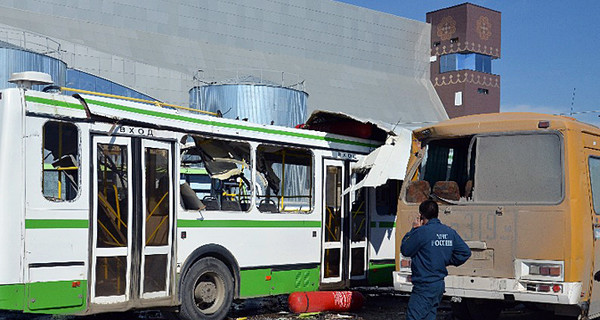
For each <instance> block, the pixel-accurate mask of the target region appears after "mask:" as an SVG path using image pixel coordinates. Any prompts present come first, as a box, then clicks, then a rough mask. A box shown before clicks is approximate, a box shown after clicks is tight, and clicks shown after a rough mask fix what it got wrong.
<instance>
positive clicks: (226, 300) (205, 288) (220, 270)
mask: <svg viewBox="0 0 600 320" xmlns="http://www.w3.org/2000/svg"><path fill="white" fill-rule="evenodd" d="M180 297H181V307H180V310H179V316H180V317H181V318H182V319H185V320H196V319H202V320H221V319H224V318H225V316H227V313H228V312H229V308H230V307H231V302H232V301H233V277H232V275H231V272H230V271H229V269H228V268H227V266H226V265H225V264H224V263H223V262H222V261H221V260H219V259H216V258H213V257H206V258H202V259H200V260H198V261H197V262H195V263H194V264H193V265H192V266H191V267H190V269H189V270H188V272H187V273H186V275H185V278H184V279H183V282H182V284H181V290H180Z"/></svg>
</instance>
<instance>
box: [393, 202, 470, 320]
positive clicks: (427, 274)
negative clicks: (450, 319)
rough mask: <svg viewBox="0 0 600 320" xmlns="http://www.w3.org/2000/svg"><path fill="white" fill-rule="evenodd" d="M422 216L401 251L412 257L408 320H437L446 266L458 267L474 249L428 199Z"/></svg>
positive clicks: (405, 238) (403, 243) (404, 241)
mask: <svg viewBox="0 0 600 320" xmlns="http://www.w3.org/2000/svg"><path fill="white" fill-rule="evenodd" d="M419 213H420V214H421V216H420V217H419V218H417V219H416V220H415V221H414V222H413V228H412V229H411V230H410V231H409V232H408V233H407V234H406V235H405V236H404V238H402V245H401V247H400V252H402V255H403V256H405V257H410V258H411V261H412V264H411V271H412V284H413V289H412V292H411V294H410V299H409V300H408V310H407V312H406V319H407V320H425V319H426V320H435V316H436V313H437V308H438V305H439V303H440V300H441V299H442V296H443V295H444V288H445V287H444V278H445V277H446V276H447V275H448V270H446V266H448V265H452V266H459V265H461V264H463V263H465V261H467V259H469V257H470V256H471V250H470V249H469V247H468V246H467V244H466V243H465V242H464V241H463V239H462V238H461V237H460V236H459V235H458V233H456V231H454V230H453V229H452V228H450V227H448V226H446V225H443V224H442V223H441V222H440V220H439V219H438V205H437V203H436V202H435V201H433V200H426V201H423V202H422V203H421V205H420V206H419Z"/></svg>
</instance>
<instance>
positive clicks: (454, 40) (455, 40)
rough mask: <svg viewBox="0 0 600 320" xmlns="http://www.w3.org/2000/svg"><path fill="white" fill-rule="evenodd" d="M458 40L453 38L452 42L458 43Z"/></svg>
mask: <svg viewBox="0 0 600 320" xmlns="http://www.w3.org/2000/svg"><path fill="white" fill-rule="evenodd" d="M457 42H458V38H452V39H450V43H457Z"/></svg>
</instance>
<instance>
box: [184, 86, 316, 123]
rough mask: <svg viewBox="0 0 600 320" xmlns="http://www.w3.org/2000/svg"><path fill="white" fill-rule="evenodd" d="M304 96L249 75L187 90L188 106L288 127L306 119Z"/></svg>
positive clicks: (233, 117)
mask: <svg viewBox="0 0 600 320" xmlns="http://www.w3.org/2000/svg"><path fill="white" fill-rule="evenodd" d="M248 79H250V80H248ZM299 84H303V83H299ZM307 98H308V94H307V93H306V92H304V91H303V90H297V89H294V88H291V87H285V86H282V85H276V84H273V83H265V81H262V80H261V79H258V78H253V77H250V78H248V77H247V78H245V81H243V82H241V83H207V84H205V85H202V86H196V87H194V88H192V89H191V90H190V106H191V107H192V108H197V109H200V110H206V111H212V112H221V113H222V114H223V117H225V118H229V119H240V120H244V119H247V121H249V122H253V123H259V124H275V125H279V126H288V127H289V126H295V125H297V124H301V123H304V121H306V118H307V108H306V100H307Z"/></svg>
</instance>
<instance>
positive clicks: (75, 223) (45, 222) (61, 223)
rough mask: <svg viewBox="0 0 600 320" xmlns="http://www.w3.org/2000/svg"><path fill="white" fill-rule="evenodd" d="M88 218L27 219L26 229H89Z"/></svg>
mask: <svg viewBox="0 0 600 320" xmlns="http://www.w3.org/2000/svg"><path fill="white" fill-rule="evenodd" d="M88 227H89V222H88V220H73V219H27V220H25V229H87V228H88Z"/></svg>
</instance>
